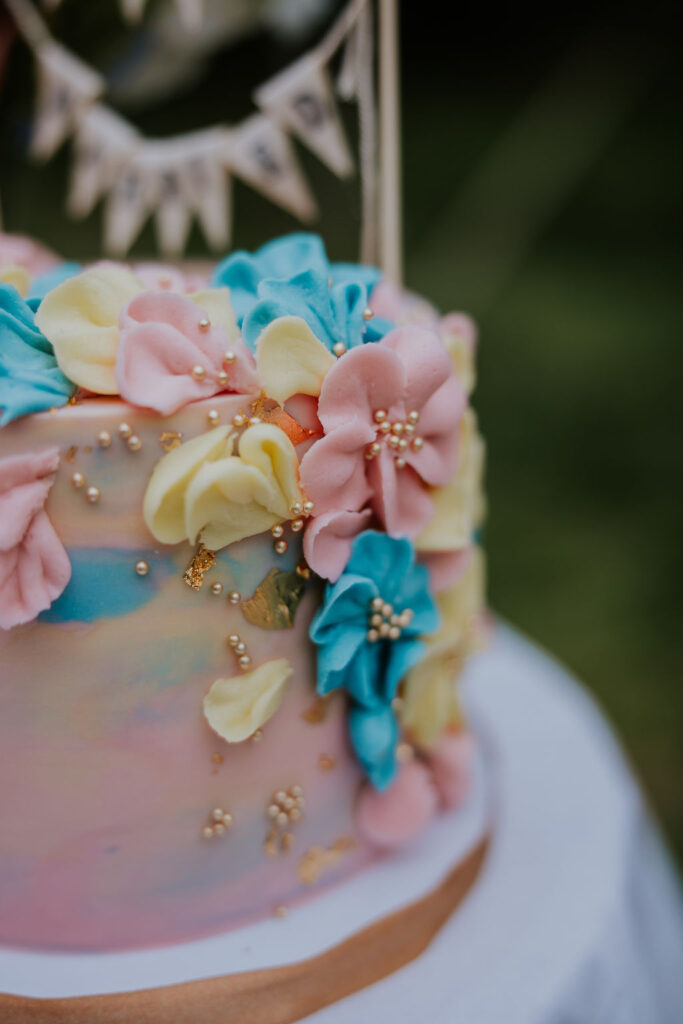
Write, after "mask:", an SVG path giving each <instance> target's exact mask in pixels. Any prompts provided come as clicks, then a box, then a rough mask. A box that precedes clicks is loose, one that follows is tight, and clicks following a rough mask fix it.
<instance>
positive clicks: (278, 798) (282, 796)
mask: <svg viewBox="0 0 683 1024" xmlns="http://www.w3.org/2000/svg"><path fill="white" fill-rule="evenodd" d="M286 799H287V794H286V793H285V791H284V789H278V791H277V793H275V794H274V795H273V800H274V801H275V803H276V804H281V803H284V801H285V800H286Z"/></svg>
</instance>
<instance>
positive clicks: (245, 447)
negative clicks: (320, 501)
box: [143, 424, 305, 551]
mask: <svg viewBox="0 0 683 1024" xmlns="http://www.w3.org/2000/svg"><path fill="white" fill-rule="evenodd" d="M304 500H305V499H304V495H303V494H302V492H301V488H300V486H299V473H298V460H297V456H296V451H295V449H294V446H293V444H292V442H291V441H290V440H289V438H288V437H287V436H286V434H285V433H284V432H283V431H282V430H280V429H279V427H275V426H271V425H270V424H260V425H258V426H254V427H249V428H248V429H247V430H245V431H244V432H243V433H242V434H240V435H239V436H238V435H237V433H236V432H235V431H234V430H233V429H232V428H231V427H229V426H221V427H217V428H216V429H215V430H210V431H208V433H206V434H201V435H200V436H199V437H195V438H193V440H191V441H188V442H186V443H185V444H182V445H179V446H178V447H177V448H175V449H174V450H173V451H171V452H169V453H168V454H167V455H165V456H164V457H163V458H162V459H161V460H160V461H159V462H158V463H157V465H156V467H155V469H154V472H153V473H152V477H151V479H150V482H149V484H148V486H147V490H146V492H145V499H144V504H143V515H144V519H145V522H146V524H147V526H148V527H149V529H150V531H151V532H152V534H153V535H154V536H155V537H156V539H157V540H159V541H161V542H162V543H164V544H178V543H179V542H180V541H182V540H189V541H190V542H191V543H195V542H196V541H197V539H198V538H199V537H201V540H202V542H203V543H204V544H205V545H206V547H207V548H210V549H211V550H213V551H215V550H218V549H219V548H223V547H226V545H228V544H233V543H235V542H236V541H238V540H243V539H244V538H245V537H252V536H254V535H255V534H258V533H263V532H265V531H266V530H269V529H270V528H271V527H272V526H275V524H276V523H280V522H282V521H283V520H288V519H293V518H294V517H295V516H296V514H297V512H296V511H294V510H293V506H296V504H297V503H299V506H300V505H301V503H302V502H303V501H304Z"/></svg>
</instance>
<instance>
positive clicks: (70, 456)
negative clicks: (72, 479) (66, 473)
mask: <svg viewBox="0 0 683 1024" xmlns="http://www.w3.org/2000/svg"><path fill="white" fill-rule="evenodd" d="M77 451H78V445H77V444H72V445H71V447H70V448H69V450H68V452H67V453H66V455H65V456H64V458H65V460H66V461H67V462H73V460H74V459H75V457H76V452H77Z"/></svg>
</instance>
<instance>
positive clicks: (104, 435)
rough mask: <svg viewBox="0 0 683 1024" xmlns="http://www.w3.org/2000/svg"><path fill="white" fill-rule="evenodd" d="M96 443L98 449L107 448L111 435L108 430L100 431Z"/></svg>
mask: <svg viewBox="0 0 683 1024" xmlns="http://www.w3.org/2000/svg"><path fill="white" fill-rule="evenodd" d="M97 443H98V445H99V446H100V448H108V447H109V445H110V444H111V434H110V433H109V431H108V430H101V431H100V433H99V434H98V435H97Z"/></svg>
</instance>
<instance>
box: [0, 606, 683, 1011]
mask: <svg viewBox="0 0 683 1024" xmlns="http://www.w3.org/2000/svg"><path fill="white" fill-rule="evenodd" d="M463 689H464V696H465V700H466V704H467V706H468V712H469V715H470V718H471V719H472V721H473V722H474V724H475V726H476V728H477V729H478V731H479V733H480V735H481V736H482V740H483V743H484V746H485V754H486V758H485V760H486V761H487V762H488V763H489V764H491V762H493V765H492V767H493V771H492V772H489V773H483V772H481V771H478V772H477V785H476V786H475V788H474V791H473V793H472V796H471V799H470V801H469V802H468V805H467V807H465V808H464V809H463V810H462V811H461V812H458V813H457V814H455V815H452V816H448V817H447V818H444V819H442V820H441V821H438V822H436V823H435V825H434V826H432V827H431V828H430V829H429V830H428V832H426V833H425V835H424V836H423V837H422V838H421V839H420V841H419V842H418V843H416V844H415V846H414V847H413V848H411V849H410V850H406V851H405V852H404V853H402V854H401V855H400V856H398V857H394V858H392V859H391V860H390V861H387V862H386V863H384V864H381V865H379V866H378V867H377V868H375V869H371V870H370V871H368V872H365V873H362V874H361V875H358V876H357V877H356V878H355V879H352V880H351V881H350V882H348V883H346V884H345V885H344V886H339V887H338V888H337V889H333V890H331V891H330V892H329V893H327V894H325V895H322V896H320V897H319V898H318V899H317V900H316V901H312V902H311V903H309V904H306V905H303V906H301V907H298V908H295V909H294V911H293V912H292V914H291V915H290V917H289V918H288V919H287V920H286V921H273V920H268V921H263V922H260V923H258V924H256V925H253V926H250V927H249V928H245V929H242V930H240V931H238V932H232V933H229V934H228V935H225V936H217V937H214V938H211V939H205V940H201V941H200V942H195V943H188V944H187V945H185V946H176V947H169V948H168V949H163V950H144V951H141V952H137V953H135V952H130V953H119V954H106V955H98V956H76V955H67V956H54V955H49V954H48V955H40V954H30V953H21V952H18V951H17V952H10V951H0V991H6V992H15V993H17V994H24V995H41V996H63V995H77V994H85V993H91V992H93V993H94V992H111V991H125V990H128V989H133V988H147V987H154V986H156V985H163V984H169V983H173V982H182V981H185V980H189V979H192V978H199V977H210V976H212V975H216V974H222V973H224V972H225V971H226V970H234V971H239V970H249V969H255V968H258V967H261V966H268V965H272V964H275V963H283V962H291V961H292V960H298V959H302V958H305V957H308V956H311V955H313V954H314V953H316V952H318V951H320V950H321V949H323V948H327V947H328V946H330V945H333V944H334V943H335V942H337V941H339V940H340V939H342V938H343V937H345V935H347V934H351V933H352V932H353V931H354V930H358V929H359V928H361V927H363V925H365V924H367V923H368V921H370V920H373V919H374V918H376V917H378V916H383V915H384V914H386V913H388V912H390V911H391V910H392V909H395V907H396V906H399V905H401V903H402V902H409V901H410V900H411V899H414V898H416V897H418V896H419V895H421V894H422V893H423V892H426V891H428V890H429V889H430V888H432V887H433V886H434V885H436V884H437V883H438V881H439V880H440V878H441V877H443V875H444V874H445V873H446V871H447V870H448V868H449V867H450V866H451V865H452V863H453V861H454V860H455V861H457V860H458V858H459V857H461V856H463V855H464V853H465V852H466V851H467V849H468V848H471V846H472V845H473V843H474V842H475V841H476V839H477V837H478V836H480V835H481V833H482V829H483V828H484V823H485V820H486V817H487V815H488V814H490V813H491V808H490V800H491V797H490V792H489V790H488V788H487V780H490V777H491V776H492V777H493V780H494V793H493V803H494V806H493V818H494V821H495V832H494V839H493V843H492V847H491V850H490V853H489V855H488V858H487V860H486V862H485V865H484V869H483V872H482V875H481V877H480V879H479V880H478V881H477V883H476V885H475V887H474V889H473V890H472V892H471V893H470V894H469V895H468V896H467V898H466V900H465V902H464V903H463V904H462V906H461V907H460V908H459V909H458V910H457V912H456V913H455V914H454V916H453V917H452V918H451V919H450V921H449V922H448V924H447V925H446V927H445V928H443V930H442V931H441V932H440V933H439V935H438V936H437V937H436V938H435V940H434V941H433V943H432V944H431V945H430V947H429V948H428V950H427V952H426V953H424V954H423V955H422V956H421V957H420V958H419V959H418V960H416V961H414V962H413V963H412V964H409V965H408V966H407V967H405V968H403V969H402V970H401V971H399V972H398V973H396V974H394V975H392V976H391V977H389V978H386V979H385V980H383V981H381V982H378V983H377V984H375V985H373V986H371V987H370V988H368V989H365V990H364V991H362V992H359V993H358V994H356V995H354V996H351V997H350V998H348V999H346V1000H344V1001H342V1002H340V1003H337V1004H335V1005H333V1006H330V1007H328V1008H327V1009H326V1010H323V1011H321V1012H319V1013H317V1014H315V1015H313V1016H312V1017H309V1018H308V1021H309V1022H310V1024H683V899H682V897H681V892H680V889H679V886H678V883H677V880H676V878H675V876H674V873H673V870H672V868H671V865H670V862H669V861H668V858H667V856H666V855H665V853H664V851H663V849H662V845H661V842H660V839H659V837H658V834H657V832H656V830H655V828H654V826H653V824H652V821H651V819H650V817H649V815H648V813H647V811H646V809H645V807H644V804H643V800H642V797H641V795H640V792H639V790H638V787H637V785H636V783H635V782H634V780H633V777H632V775H631V773H630V771H629V769H628V768H627V766H626V764H625V762H624V759H623V757H622V755H621V753H620V751H619V749H618V747H617V745H616V743H615V741H614V738H613V736H612V734H611V732H610V731H609V729H608V727H607V726H606V724H605V722H604V719H603V718H602V717H601V715H600V714H599V713H598V711H597V710H596V708H595V705H594V704H593V703H592V701H591V700H590V699H589V697H588V696H587V694H586V693H585V692H584V690H583V689H582V688H581V687H580V686H578V685H577V684H576V683H575V682H574V681H573V680H572V679H571V678H570V677H569V676H568V675H567V673H566V672H565V671H564V670H563V669H562V668H561V667H560V666H558V665H557V664H556V663H555V662H554V661H552V660H551V659H550V658H548V657H547V656H546V655H544V654H542V653H541V652H540V651H539V650H538V649H537V648H536V647H534V646H533V645H531V644H530V643H528V642H527V641H525V640H523V639H522V638H521V637H520V636H519V635H518V634H517V633H515V632H513V631H512V630H509V629H507V628H505V627H502V626H500V627H497V628H496V630H495V634H494V640H493V643H492V645H491V648H490V649H489V650H488V651H487V652H486V653H484V654H483V655H481V656H480V657H478V658H477V659H475V661H474V663H473V664H472V666H471V667H470V668H469V669H468V670H467V673H466V677H465V679H464V682H463ZM2 1024H4V1022H2ZM217 1024H218V1022H217Z"/></svg>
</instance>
